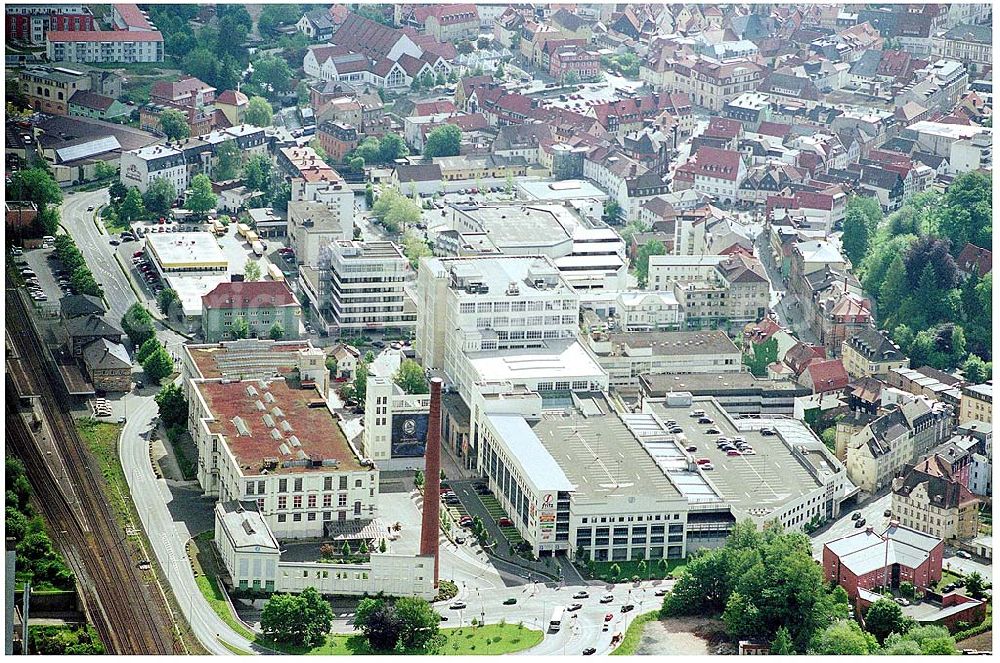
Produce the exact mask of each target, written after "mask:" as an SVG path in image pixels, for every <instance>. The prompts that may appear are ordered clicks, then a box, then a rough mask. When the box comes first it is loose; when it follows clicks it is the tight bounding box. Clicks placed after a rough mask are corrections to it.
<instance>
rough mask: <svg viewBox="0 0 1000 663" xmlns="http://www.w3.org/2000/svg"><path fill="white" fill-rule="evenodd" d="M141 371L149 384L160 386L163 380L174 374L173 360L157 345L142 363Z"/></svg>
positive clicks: (164, 349) (165, 350)
mask: <svg viewBox="0 0 1000 663" xmlns="http://www.w3.org/2000/svg"><path fill="white" fill-rule="evenodd" d="M142 370H144V371H145V372H146V376H147V377H148V378H149V381H150V382H152V383H154V384H160V381H161V380H163V378H165V377H167V376H168V375H170V374H171V373H173V372H174V360H173V359H172V358H171V357H170V353H169V352H167V349H166V348H164V347H163V346H162V345H159V347H157V348H156V349H155V350H153V351H152V352H151V353H150V354H149V355H148V356H147V357H146V358H145V359H144V360H143V361H142Z"/></svg>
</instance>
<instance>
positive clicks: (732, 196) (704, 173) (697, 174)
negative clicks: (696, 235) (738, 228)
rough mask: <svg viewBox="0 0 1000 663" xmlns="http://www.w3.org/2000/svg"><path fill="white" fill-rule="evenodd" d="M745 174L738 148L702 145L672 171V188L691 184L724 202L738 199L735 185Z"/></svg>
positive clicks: (738, 186) (686, 187) (681, 187)
mask: <svg viewBox="0 0 1000 663" xmlns="http://www.w3.org/2000/svg"><path fill="white" fill-rule="evenodd" d="M746 175H747V168H746V165H745V164H744V163H743V159H742V157H741V155H740V153H739V152H736V151H733V150H720V149H717V148H714V147H702V148H700V149H699V150H698V151H697V152H695V153H694V155H693V156H692V157H691V158H690V159H689V160H688V161H687V162H686V163H684V164H683V165H681V166H679V167H678V168H677V169H676V170H675V171H674V189H675V190H684V189H688V188H693V189H694V190H695V191H698V192H699V193H703V194H705V195H708V196H711V197H712V198H713V199H715V200H718V201H720V202H722V203H723V204H726V205H731V204H733V203H735V202H736V201H737V200H738V199H739V188H740V184H741V183H742V182H743V180H744V178H746Z"/></svg>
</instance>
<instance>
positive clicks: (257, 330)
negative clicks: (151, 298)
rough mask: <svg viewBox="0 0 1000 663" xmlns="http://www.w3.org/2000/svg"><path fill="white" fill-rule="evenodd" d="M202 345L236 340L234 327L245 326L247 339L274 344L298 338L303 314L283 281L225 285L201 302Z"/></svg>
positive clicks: (215, 289)
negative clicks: (258, 339)
mask: <svg viewBox="0 0 1000 663" xmlns="http://www.w3.org/2000/svg"><path fill="white" fill-rule="evenodd" d="M201 310H202V314H201V326H202V333H203V334H204V336H205V341H206V342H208V343H216V342H218V341H229V340H233V339H235V338H238V337H237V335H236V333H237V332H234V329H233V325H234V324H236V323H237V321H242V322H245V323H246V325H247V332H246V335H247V337H248V338H273V339H274V340H282V339H287V340H291V339H296V338H298V337H299V327H300V326H301V323H300V320H299V318H300V316H301V313H302V309H301V306H300V305H299V301H298V299H296V298H295V295H294V294H293V293H292V291H291V290H290V289H289V287H288V285H287V284H286V283H285V282H284V281H227V282H224V283H220V284H219V285H217V286H216V287H215V288H214V289H212V290H211V291H210V292H208V293H207V294H205V295H203V296H202V298H201Z"/></svg>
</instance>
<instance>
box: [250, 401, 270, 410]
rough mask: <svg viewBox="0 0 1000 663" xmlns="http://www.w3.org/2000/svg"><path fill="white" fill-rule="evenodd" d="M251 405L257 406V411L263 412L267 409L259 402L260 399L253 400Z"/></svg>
mask: <svg viewBox="0 0 1000 663" xmlns="http://www.w3.org/2000/svg"><path fill="white" fill-rule="evenodd" d="M253 405H254V407H255V408H257V411H258V412H264V411H265V410H266V409H267V408H265V407H264V404H263V403H261V402H260V401H257V402H255V403H254V404H253Z"/></svg>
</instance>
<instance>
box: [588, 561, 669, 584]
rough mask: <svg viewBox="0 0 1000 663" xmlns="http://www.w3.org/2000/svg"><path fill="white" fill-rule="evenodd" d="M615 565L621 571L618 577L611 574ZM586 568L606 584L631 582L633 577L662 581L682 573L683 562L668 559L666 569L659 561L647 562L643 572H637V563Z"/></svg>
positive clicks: (595, 565)
mask: <svg viewBox="0 0 1000 663" xmlns="http://www.w3.org/2000/svg"><path fill="white" fill-rule="evenodd" d="M615 565H617V566H618V567H619V568H620V569H621V574H620V575H618V576H614V575H613V574H612V573H611V567H613V566H615ZM586 568H587V570H588V571H589V573H590V575H591V576H593V577H594V578H596V579H598V580H604V581H607V582H617V581H622V580H624V581H627V580H631V579H632V578H633V577H635V576H639V578H640V579H641V580H650V579H658V580H662V579H664V578H666V577H667V576H668V575H670V576H675V577H676V576H677V575H679V574H680V573H682V572H683V571H684V560H680V559H669V560H667V568H666V569H664V568H663V567H661V566H660V560H658V559H652V560H647V561H646V569H645V570H644V571H640V570H639V562H638V561H627V562H625V561H623V562H590V563H588V564H587V567H586Z"/></svg>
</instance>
